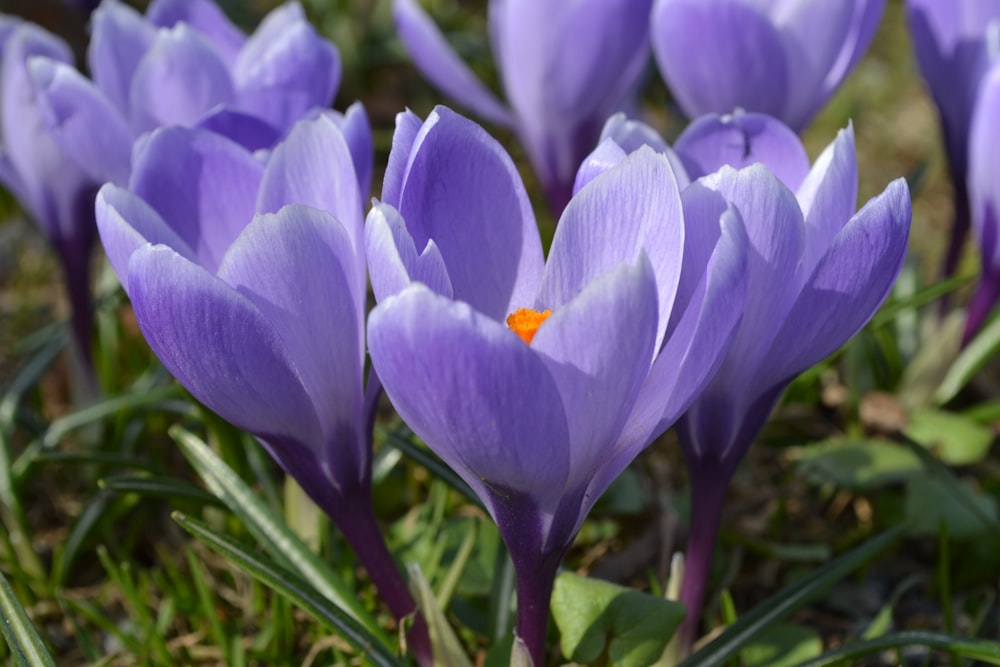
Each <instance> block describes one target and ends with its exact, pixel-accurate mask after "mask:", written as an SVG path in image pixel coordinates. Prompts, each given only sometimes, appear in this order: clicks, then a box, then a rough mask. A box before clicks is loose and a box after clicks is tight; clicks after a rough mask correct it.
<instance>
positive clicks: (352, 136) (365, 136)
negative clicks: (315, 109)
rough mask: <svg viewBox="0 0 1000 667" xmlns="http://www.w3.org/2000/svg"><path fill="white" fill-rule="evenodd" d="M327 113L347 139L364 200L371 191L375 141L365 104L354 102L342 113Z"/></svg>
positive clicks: (359, 188)
mask: <svg viewBox="0 0 1000 667" xmlns="http://www.w3.org/2000/svg"><path fill="white" fill-rule="evenodd" d="M327 113H328V114H329V116H330V118H332V119H333V121H334V123H335V124H336V125H337V127H338V128H340V132H341V133H342V134H343V135H344V140H345V141H347V147H348V148H349V149H350V151H351V160H352V162H354V171H355V173H356V174H357V177H358V191H359V192H360V193H361V200H362V201H364V200H365V199H367V198H368V196H369V195H370V194H371V191H372V170H373V169H374V163H375V142H374V139H373V138H372V126H371V123H370V122H368V113H367V112H366V111H365V105H363V104H362V103H361V102H354V103H353V104H351V106H349V107H347V111H345V112H344V113H343V114H341V113H340V112H337V111H330V112H327Z"/></svg>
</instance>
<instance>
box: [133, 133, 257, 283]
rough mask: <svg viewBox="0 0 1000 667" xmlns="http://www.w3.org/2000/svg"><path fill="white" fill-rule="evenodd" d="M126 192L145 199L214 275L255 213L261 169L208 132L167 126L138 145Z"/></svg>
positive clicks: (245, 154) (236, 147)
mask: <svg viewBox="0 0 1000 667" xmlns="http://www.w3.org/2000/svg"><path fill="white" fill-rule="evenodd" d="M132 161H133V165H134V167H133V170H132V178H131V181H130V184H129V189H130V190H131V191H132V192H134V193H135V194H137V195H138V196H139V197H142V198H143V199H145V200H146V201H147V202H148V203H149V205H150V206H152V207H153V209H155V210H156V212H157V213H159V214H160V215H161V216H163V219H164V220H165V221H166V222H167V224H168V225H170V227H171V228H173V230H174V231H175V232H176V233H177V235H178V236H180V237H181V238H182V239H184V242H185V243H187V244H188V246H190V247H191V248H192V249H193V250H194V251H195V252H196V253H197V256H198V261H199V263H200V264H201V265H202V266H204V267H205V268H206V269H208V271H210V272H212V273H214V272H215V270H216V268H217V267H218V265H219V262H221V261H222V256H223V255H224V254H225V253H226V251H227V250H228V249H229V246H230V245H232V242H233V240H234V239H235V238H236V237H237V236H239V234H240V232H242V231H243V228H244V227H246V226H247V225H248V224H249V223H250V220H251V218H253V214H254V199H255V198H256V196H257V191H258V188H259V187H260V180H261V176H262V172H263V167H262V166H261V165H260V163H259V162H257V160H255V159H254V157H253V155H252V154H250V153H249V152H248V151H247V150H246V149H244V148H243V147H241V146H239V145H237V144H235V143H233V142H232V141H229V140H228V139H226V138H225V137H222V136H220V135H217V134H213V133H212V132H209V131H207V130H198V129H192V128H184V127H168V128H163V129H160V130H157V131H155V132H153V133H152V134H151V135H149V136H148V137H147V138H146V140H145V141H143V142H141V144H140V145H139V146H137V148H136V151H135V154H134V155H133V160H132Z"/></svg>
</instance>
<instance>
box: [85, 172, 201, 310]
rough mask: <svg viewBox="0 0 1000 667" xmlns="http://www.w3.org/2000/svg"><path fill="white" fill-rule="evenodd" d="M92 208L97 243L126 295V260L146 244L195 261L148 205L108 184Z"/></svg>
mask: <svg viewBox="0 0 1000 667" xmlns="http://www.w3.org/2000/svg"><path fill="white" fill-rule="evenodd" d="M95 209H96V211H95V212H96V215H97V230H98V231H99V232H100V234H101V243H103V244H104V251H105V252H106V253H107V255H108V261H109V262H110V263H111V267H112V268H113V269H114V270H115V273H116V274H118V280H120V281H121V284H122V287H123V288H124V289H125V292H126V293H128V292H129V287H128V261H129V258H130V257H131V256H132V253H134V252H135V251H136V250H138V249H139V248H141V247H142V246H144V245H146V244H147V243H153V244H158V245H165V246H168V247H169V248H171V249H172V250H174V251H175V252H176V253H177V254H179V255H180V256H181V257H183V258H184V259H187V260H189V261H192V262H194V261H196V259H195V253H194V251H193V250H191V248H190V247H188V244H187V243H185V242H184V241H183V240H182V239H181V238H180V237H179V236H178V235H177V233H176V232H175V231H174V230H172V229H171V228H170V227H169V226H167V223H166V222H164V221H163V218H161V217H160V215H159V214H158V213H157V212H156V211H154V210H153V209H152V208H151V207H150V206H149V204H147V203H146V202H144V201H143V200H142V199H140V198H139V197H137V196H135V195H134V194H132V193H131V192H129V191H128V190H125V189H123V188H120V187H118V186H116V185H114V184H112V183H107V184H105V186H104V187H102V188H101V190H100V191H99V192H98V193H97V201H96V203H95Z"/></svg>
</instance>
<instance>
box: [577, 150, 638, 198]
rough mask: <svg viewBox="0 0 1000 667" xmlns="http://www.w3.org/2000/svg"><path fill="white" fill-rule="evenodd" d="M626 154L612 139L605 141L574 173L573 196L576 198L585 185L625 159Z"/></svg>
mask: <svg viewBox="0 0 1000 667" xmlns="http://www.w3.org/2000/svg"><path fill="white" fill-rule="evenodd" d="M625 156H626V152H625V151H624V150H622V147H621V146H619V145H618V143H617V142H616V141H615V140H614V139H605V140H604V141H602V142H601V143H600V144H598V146H597V148H595V149H594V150H593V152H592V153H591V154H590V155H588V156H587V159H586V160H584V161H583V163H581V164H580V168H579V169H577V171H576V181H575V182H574V183H573V196H576V194H577V193H578V192H580V190H582V189H583V187H584V186H585V185H587V184H588V183H590V182H591V181H592V180H594V179H595V178H597V177H598V176H600V175H601V174H603V173H604V172H606V171H607V170H609V169H611V168H612V167H614V166H615V165H617V164H618V163H620V162H621V161H622V160H624V159H625Z"/></svg>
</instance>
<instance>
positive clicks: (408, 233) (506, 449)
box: [365, 107, 747, 665]
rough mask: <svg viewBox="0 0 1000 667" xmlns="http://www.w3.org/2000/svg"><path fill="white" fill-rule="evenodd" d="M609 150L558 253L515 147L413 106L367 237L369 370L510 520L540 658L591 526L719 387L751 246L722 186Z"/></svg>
mask: <svg viewBox="0 0 1000 667" xmlns="http://www.w3.org/2000/svg"><path fill="white" fill-rule="evenodd" d="M607 153H608V155H607V157H608V159H607V160H606V161H605V162H604V168H603V169H597V168H592V169H591V170H590V173H589V178H586V179H582V180H585V181H586V183H583V184H581V187H580V188H579V191H578V192H577V193H576V194H575V195H574V197H573V198H572V200H571V201H570V202H569V204H568V206H567V207H566V209H565V211H564V212H563V215H562V218H561V220H560V223H559V226H558V227H557V230H556V234H555V237H554V239H553V242H552V246H551V249H550V252H549V257H548V260H547V262H546V261H545V260H544V258H543V252H542V246H541V242H540V239H539V234H538V229H537V227H536V225H535V220H534V216H533V215H532V212H531V208H530V205H529V202H528V197H527V194H526V192H525V190H524V186H523V185H522V183H521V179H520V177H519V176H518V174H517V171H516V169H515V167H514V164H513V162H512V161H511V159H510V157H509V156H508V155H507V154H506V152H505V151H504V150H503V148H502V147H501V146H500V145H499V144H498V143H497V142H496V141H495V140H493V139H492V138H491V137H489V135H487V134H486V133H485V132H484V131H483V130H482V129H481V128H480V127H479V126H477V125H475V124H474V123H472V122H471V121H468V120H466V119H464V118H462V117H461V116H458V115H457V114H455V113H453V112H451V111H449V110H448V109H445V108H443V107H439V108H438V109H437V110H435V111H434V112H433V113H432V114H431V115H430V116H429V117H428V119H427V120H426V121H425V122H423V123H421V122H420V120H419V118H417V117H416V116H415V115H414V114H412V113H409V112H407V113H404V114H400V115H399V116H398V117H397V126H396V133H395V136H394V138H393V148H392V152H391V154H390V157H389V164H388V168H387V170H386V178H385V183H384V187H383V202H382V203H377V204H376V205H375V207H374V208H373V209H372V211H371V212H370V213H369V215H368V221H367V225H366V229H365V234H366V241H367V252H368V260H369V273H370V276H371V282H372V287H373V290H374V292H375V296H376V299H377V300H378V301H379V305H378V306H376V308H375V309H374V310H373V311H372V312H371V314H370V316H369V324H368V345H369V349H370V354H371V358H372V364H373V367H374V368H375V369H376V370H377V371H378V373H379V377H380V378H381V379H382V382H383V385H384V386H385V390H386V393H387V394H388V396H389V397H390V399H391V400H392V402H393V404H394V405H395V407H396V409H397V411H398V412H399V414H400V416H401V417H402V418H403V420H404V421H406V423H407V424H409V426H410V427H411V428H412V429H413V430H414V432H415V433H416V434H417V435H418V436H420V437H421V438H422V439H423V440H424V441H425V442H426V443H427V444H428V446H429V447H430V448H431V449H432V450H434V452H436V453H437V454H438V455H439V456H440V457H441V458H442V459H444V461H445V462H446V463H448V464H449V465H450V466H451V467H452V468H454V469H455V471H456V472H457V473H458V474H459V475H460V476H461V477H462V478H463V479H464V480H465V481H466V482H468V484H469V485H470V486H471V487H472V489H473V490H474V491H475V492H476V493H477V494H478V495H479V497H480V498H481V499H482V501H483V504H484V505H485V507H486V509H487V510H488V511H489V513H490V515H491V516H492V517H493V519H494V520H495V521H496V522H497V525H498V526H499V528H500V533H501V535H502V536H503V539H504V541H505V542H506V544H507V546H508V548H509V550H510V553H511V557H512V560H513V562H514V567H515V569H516V573H517V594H518V604H517V607H518V621H517V637H518V639H519V644H518V646H519V647H520V649H521V650H522V651H524V652H526V653H527V654H528V655H530V657H531V659H532V660H533V661H534V664H535V665H541V664H543V656H544V650H545V629H546V624H547V620H548V607H549V597H550V594H551V591H552V584H553V581H554V578H555V574H556V569H557V567H558V565H559V562H560V561H561V559H562V557H563V555H564V554H565V552H566V550H567V549H568V548H569V546H570V544H571V543H572V541H573V538H574V536H575V535H576V533H577V531H578V530H579V528H580V525H581V523H582V521H583V519H584V517H585V516H586V514H587V512H588V511H589V510H590V508H591V507H592V506H593V504H594V502H595V501H596V500H597V498H598V497H599V496H600V495H601V493H603V492H604V490H605V489H606V488H607V487H608V485H609V484H610V483H611V482H612V481H613V480H614V478H615V477H616V476H617V475H618V474H619V473H620V472H621V471H622V470H623V469H624V468H625V467H626V466H627V465H628V464H629V462H631V461H632V459H633V458H635V456H636V455H637V454H638V453H639V451H641V449H642V448H643V447H644V446H645V445H646V444H648V442H650V441H651V440H652V439H653V438H655V437H656V436H658V435H659V434H661V433H662V432H663V431H664V430H666V429H667V428H668V427H669V426H670V424H671V423H672V422H673V420H674V419H676V417H677V416H678V415H679V414H680V413H681V412H683V410H684V409H685V408H686V406H687V405H688V404H689V403H690V401H691V400H692V398H693V397H694V395H695V394H696V393H697V391H698V390H699V389H700V388H701V387H702V386H704V384H705V383H706V382H707V381H708V379H709V378H710V377H711V375H712V373H713V372H714V371H715V369H716V368H717V367H718V364H719V362H720V360H721V358H722V356H723V353H724V351H725V349H726V348H727V346H728V344H729V342H730V340H731V337H732V333H733V332H734V330H735V324H736V322H738V321H739V318H740V316H741V313H742V306H743V299H744V294H745V287H746V284H745V269H746V266H747V258H746V254H745V253H746V243H747V240H746V236H745V234H744V233H743V227H742V224H741V222H740V219H739V216H738V215H737V214H736V213H735V211H734V210H733V209H732V208H731V207H727V205H726V203H725V202H724V201H723V199H722V197H721V196H720V195H719V194H718V193H715V192H711V191H710V190H708V189H707V188H689V189H688V191H686V194H684V195H682V194H681V192H680V190H679V188H678V186H677V181H676V179H675V177H674V174H673V169H672V167H671V165H670V162H669V160H667V159H666V158H664V157H663V156H662V155H658V154H657V153H655V152H654V151H652V150H650V149H642V150H639V151H637V152H636V153H635V154H633V155H630V156H626V155H625V153H624V151H622V150H621V149H617V151H614V150H609V151H607ZM612 153H613V155H612Z"/></svg>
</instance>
